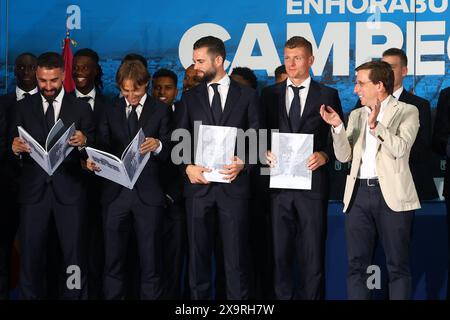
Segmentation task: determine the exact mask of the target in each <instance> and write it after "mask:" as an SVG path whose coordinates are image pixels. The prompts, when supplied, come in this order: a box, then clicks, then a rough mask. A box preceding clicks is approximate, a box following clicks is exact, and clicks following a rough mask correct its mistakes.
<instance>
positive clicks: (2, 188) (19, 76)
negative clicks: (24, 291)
mask: <svg viewBox="0 0 450 320" xmlns="http://www.w3.org/2000/svg"><path fill="white" fill-rule="evenodd" d="M14 75H15V77H16V88H15V91H14V92H11V93H9V94H6V95H4V96H1V97H0V108H1V110H2V111H1V112H2V116H3V120H2V121H4V124H3V125H4V126H5V128H4V130H8V127H9V126H11V115H12V112H13V110H14V108H15V106H16V104H17V101H20V100H22V99H24V98H26V97H28V96H30V95H32V94H35V93H37V92H38V90H37V87H36V57H35V56H34V55H33V54H31V53H22V54H20V55H19V56H18V57H17V58H16V61H15V67H14ZM5 138H6V136H5ZM5 151H8V152H5V153H3V157H2V159H1V160H0V161H1V163H2V165H1V167H0V176H1V182H0V195H1V197H2V199H5V200H4V201H1V203H4V204H5V207H4V208H3V209H2V213H1V215H0V300H3V299H7V298H8V291H9V284H10V280H9V278H10V276H9V273H10V270H9V269H10V265H11V249H12V246H13V243H14V238H15V236H16V232H17V228H18V226H19V205H18V203H17V189H18V185H17V177H18V175H19V163H18V162H17V161H15V159H14V157H12V156H11V155H12V154H11V152H9V150H5Z"/></svg>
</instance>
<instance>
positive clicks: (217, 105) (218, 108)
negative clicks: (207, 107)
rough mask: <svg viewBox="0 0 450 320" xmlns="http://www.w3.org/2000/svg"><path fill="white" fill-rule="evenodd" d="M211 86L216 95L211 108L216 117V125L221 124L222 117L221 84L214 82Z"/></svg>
mask: <svg viewBox="0 0 450 320" xmlns="http://www.w3.org/2000/svg"><path fill="white" fill-rule="evenodd" d="M211 87H212V88H213V90H214V96H213V99H212V103H211V109H212V114H213V118H214V123H215V125H219V124H220V119H221V118H222V102H221V101H220V94H219V89H218V87H219V84H218V83H212V84H211Z"/></svg>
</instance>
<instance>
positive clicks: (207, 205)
mask: <svg viewBox="0 0 450 320" xmlns="http://www.w3.org/2000/svg"><path fill="white" fill-rule="evenodd" d="M193 50H194V52H193V60H194V69H195V70H196V71H197V75H198V76H199V77H201V78H202V80H203V82H202V83H201V84H200V85H198V86H196V87H193V88H192V89H190V90H189V91H186V92H184V93H183V96H182V98H181V102H180V112H181V114H182V115H181V120H180V121H179V123H178V127H179V128H183V129H186V130H188V131H189V132H190V134H191V136H192V140H191V141H192V146H193V145H194V139H193V138H194V126H195V124H194V122H197V121H200V122H202V124H203V125H215V126H226V127H233V128H240V129H243V130H247V129H249V128H252V129H256V130H257V129H259V127H260V123H259V103H258V96H257V93H256V91H255V90H254V89H252V88H249V87H245V86H243V85H241V84H239V83H237V82H235V81H234V80H231V79H230V77H229V76H228V75H227V74H226V72H225V70H224V65H223V64H224V61H225V46H224V43H223V42H222V41H221V40H220V39H218V38H215V37H212V36H208V37H204V38H201V39H199V40H198V41H196V42H195V44H194V46H193ZM193 158H194V153H193V152H192V154H191V159H190V160H191V162H190V163H185V164H183V165H182V166H181V167H182V170H183V173H184V174H185V189H184V195H185V197H186V211H187V221H188V237H189V263H190V265H189V281H190V287H191V298H193V299H196V300H197V299H210V298H211V293H212V292H211V289H212V288H211V284H212V281H211V256H212V252H213V248H214V242H215V240H216V238H217V237H216V235H215V234H214V230H215V229H214V221H215V220H216V219H217V221H218V227H219V230H220V235H221V237H222V242H223V254H224V260H225V272H226V287H227V289H226V291H227V298H228V299H237V300H240V299H247V298H248V285H249V280H248V271H247V267H248V261H247V260H248V237H247V236H248V201H249V197H250V181H249V176H250V175H249V170H248V167H247V166H246V165H244V163H243V159H239V158H238V157H232V158H231V159H229V161H230V164H226V165H224V166H223V169H222V170H220V171H219V173H221V174H223V179H224V181H225V180H226V181H229V182H231V183H219V182H209V181H208V180H207V179H206V178H205V176H204V173H206V172H211V169H208V168H205V167H203V166H199V165H194V164H193V163H194V161H193V160H194V159H193Z"/></svg>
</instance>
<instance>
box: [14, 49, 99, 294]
mask: <svg viewBox="0 0 450 320" xmlns="http://www.w3.org/2000/svg"><path fill="white" fill-rule="evenodd" d="M37 65H38V67H37V70H36V77H37V81H38V87H39V94H34V95H32V96H30V97H29V98H28V99H24V100H21V101H19V102H18V104H17V108H15V110H14V115H13V119H14V122H13V123H14V124H15V125H13V126H12V129H11V130H12V132H11V137H13V142H12V150H13V152H14V153H15V154H16V155H17V156H18V157H17V158H18V160H19V159H21V161H22V169H21V171H22V172H21V176H20V181H19V203H20V212H21V216H20V219H21V227H20V241H21V262H20V263H21V266H20V294H21V298H22V299H45V298H47V292H46V289H45V281H46V280H45V279H46V277H45V271H44V270H45V269H46V268H45V265H46V261H45V259H46V248H47V245H48V244H47V239H48V233H49V227H50V222H51V218H52V215H53V218H54V220H55V224H56V228H57V232H58V236H59V240H60V246H61V249H62V253H63V263H64V269H65V271H69V274H68V275H67V277H70V276H71V275H72V274H73V272H74V271H73V270H75V272H78V274H79V275H80V278H79V281H75V282H70V281H67V283H66V285H65V286H64V291H63V298H64V299H81V298H85V297H86V289H87V288H86V286H85V283H86V278H85V271H86V270H85V265H84V261H83V259H82V257H83V248H82V239H81V234H82V232H81V228H82V225H83V214H84V199H85V194H84V191H83V184H82V181H83V180H82V175H81V174H82V173H81V170H82V169H81V166H80V152H79V151H78V148H72V150H71V152H70V153H68V154H67V157H66V158H65V159H64V161H63V162H62V163H61V164H60V165H59V167H58V168H57V169H56V170H55V171H54V172H51V174H52V175H49V174H48V173H47V172H46V170H44V169H43V168H42V167H41V165H40V164H38V163H37V162H36V161H34V160H33V159H32V157H31V156H30V151H31V148H30V145H29V144H27V143H25V141H24V140H22V139H21V138H19V137H18V136H19V133H18V127H19V126H20V127H21V128H22V129H23V130H25V131H26V132H27V133H28V134H29V135H30V136H31V137H32V138H33V139H34V140H35V141H37V143H39V145H40V146H45V144H46V139H47V135H48V134H49V131H50V130H51V129H52V128H53V126H54V125H55V122H56V120H61V121H62V123H64V124H65V125H66V126H70V125H72V124H74V126H75V128H76V130H75V132H74V133H73V135H71V137H70V139H69V140H68V143H69V144H70V146H71V147H83V146H84V145H85V144H86V142H87V141H89V142H93V141H94V125H93V122H92V110H91V108H90V107H89V105H88V104H87V103H85V102H83V101H80V100H78V99H76V98H75V97H73V96H72V95H70V94H68V93H66V92H65V91H64V88H63V79H64V61H63V58H62V57H61V55H59V54H58V53H54V52H47V53H44V54H42V55H41V56H39V57H38V61H37ZM57 147H58V148H59V147H60V146H57ZM33 152H34V151H33ZM33 156H34V155H33ZM68 280H69V279H68Z"/></svg>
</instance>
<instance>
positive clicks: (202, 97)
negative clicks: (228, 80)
mask: <svg viewBox="0 0 450 320" xmlns="http://www.w3.org/2000/svg"><path fill="white" fill-rule="evenodd" d="M196 90H197V91H196V94H197V96H198V101H200V103H201V105H202V108H203V111H204V112H205V114H206V116H207V118H208V122H209V124H213V123H214V120H213V116H212V111H211V106H210V104H209V97H208V88H207V87H206V83H202V84H200V85H198V86H197V87H196ZM204 124H206V123H204Z"/></svg>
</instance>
